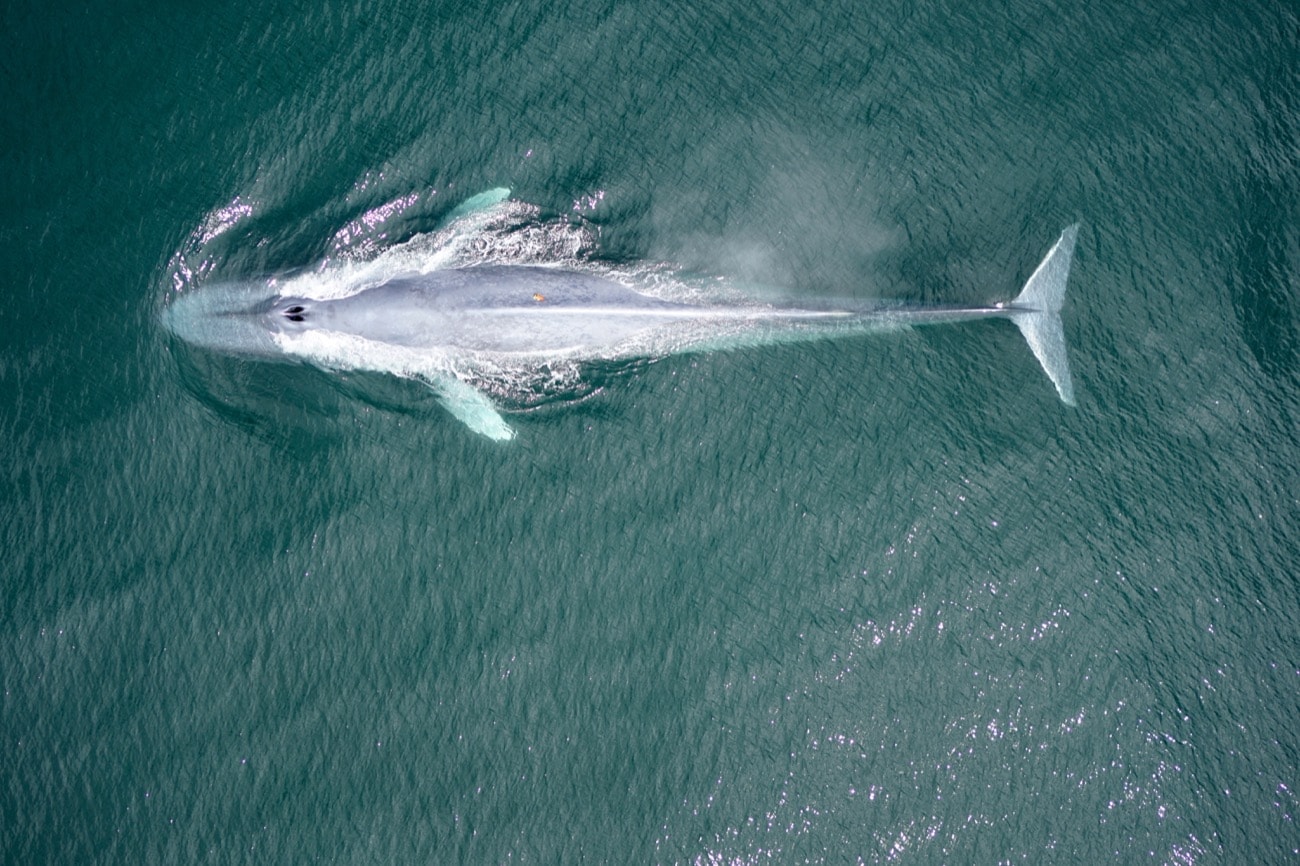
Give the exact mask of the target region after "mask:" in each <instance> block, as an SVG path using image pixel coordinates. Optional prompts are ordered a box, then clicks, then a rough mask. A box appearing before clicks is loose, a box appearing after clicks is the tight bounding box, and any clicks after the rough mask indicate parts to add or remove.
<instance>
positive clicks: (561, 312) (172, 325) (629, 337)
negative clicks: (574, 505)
mask: <svg viewBox="0 0 1300 866" xmlns="http://www.w3.org/2000/svg"><path fill="white" fill-rule="evenodd" d="M1077 229H1078V227H1077V226H1071V227H1069V228H1067V229H1066V230H1065V231H1064V232H1063V233H1062V234H1061V236H1060V239H1059V240H1057V242H1056V244H1055V245H1054V246H1053V247H1052V249H1051V251H1050V252H1049V253H1048V254H1047V256H1046V258H1044V259H1043V262H1042V264H1040V265H1039V266H1038V269H1037V270H1035V272H1034V274H1033V276H1031V277H1030V279H1029V281H1028V282H1027V283H1026V284H1025V287H1024V289H1023V290H1022V291H1021V293H1020V294H1019V295H1018V296H1017V297H1016V298H1015V299H1014V300H1013V301H1011V302H1009V303H1005V304H997V305H994V306H984V307H923V308H916V307H906V306H901V305H897V304H887V303H881V304H869V305H864V304H843V303H841V304H839V305H837V306H833V307H827V308H825V309H821V308H807V307H793V306H780V305H771V304H761V303H757V302H755V303H753V304H742V305H733V306H722V305H708V304H691V303H682V302H677V301H671V300H664V299H660V298H655V297H651V296H649V295H646V294H643V293H641V292H638V291H635V290H634V289H632V288H629V287H627V286H625V285H622V284H621V283H618V282H615V281H614V280H611V279H608V278H606V277H603V276H600V275H598V274H594V273H588V272H585V271H577V270H568V269H563V268H558V267H543V266H535V265H482V266H477V267H468V268H449V269H444V270H434V271H431V272H428V273H423V274H412V275H407V276H399V277H395V278H393V279H390V280H388V281H386V282H383V283H381V284H379V285H376V286H372V287H369V288H365V289H363V290H361V291H358V292H356V293H355V294H352V295H350V296H347V297H342V298H338V299H335V300H316V299H312V298H305V297H284V296H280V295H279V294H277V293H276V292H275V290H274V288H271V285H272V284H269V283H266V282H262V283H249V284H233V285H231V284H227V285H225V286H212V287H205V288H202V289H199V290H197V291H195V292H192V293H188V294H186V295H182V296H180V297H178V298H176V299H175V300H174V302H173V303H172V304H171V305H170V306H169V307H168V308H167V309H166V310H165V312H164V314H163V321H164V324H165V325H166V326H167V327H168V328H169V329H170V330H171V331H172V332H173V333H175V334H176V335H177V336H179V337H181V338H182V339H184V340H186V341H188V342H190V343H193V344H196V345H199V346H203V347H206V348H210V349H215V350H218V351H222V352H228V353H235V354H242V355H247V356H254V357H262V358H277V359H284V360H299V361H303V362H306V363H312V364H315V365H317V366H320V367H322V368H325V369H331V370H340V369H370V370H380V371H384V372H390V373H394V374H397V375H405V376H411V377H415V378H419V379H421V380H423V381H425V382H426V383H428V384H429V385H430V386H431V387H432V388H433V389H434V390H435V391H436V392H437V393H438V395H439V397H440V399H441V401H442V403H443V404H444V405H445V406H446V407H447V408H448V409H449V410H450V411H451V412H452V413H453V414H454V415H455V416H456V417H457V418H459V419H460V420H461V421H463V422H464V423H465V424H467V425H468V426H469V427H470V428H471V429H472V430H474V431H475V432H477V433H480V434H482V435H484V436H487V437H488V438H491V439H496V440H508V439H511V438H513V437H514V435H515V431H514V429H513V428H511V427H510V426H509V425H508V424H507V423H506V422H505V420H504V419H503V418H502V416H501V413H500V412H499V411H498V409H497V407H496V406H495V405H494V404H493V403H492V401H491V399H490V398H489V397H488V396H487V395H486V394H484V393H482V392H481V391H479V390H477V389H476V388H474V387H473V386H472V385H470V384H469V383H468V382H466V381H465V379H464V378H462V377H463V376H472V374H473V373H474V372H475V371H481V370H484V369H489V370H490V369H519V368H526V367H529V366H530V365H531V366H538V367H540V366H541V365H544V364H547V363H553V362H555V361H560V360H566V361H584V360H595V359H619V358H634V357H662V356H665V355H670V354H679V353H685V352H701V351H711V350H718V349H728V348H736V347H740V346H754V345H764V344H771V343H782V342H792V341H804V340H814V339H822V338H828V337H839V336H848V335H853V334H860V333H867V332H870V331H875V330H881V329H888V328H894V327H898V326H909V325H920V324H937V323H944V322H962V321H968V320H972V319H983V318H990V317H1001V318H1007V319H1010V320H1011V321H1012V322H1013V323H1014V324H1015V325H1016V326H1017V327H1019V328H1020V330H1021V332H1022V333H1023V334H1024V336H1025V339H1026V340H1027V341H1028V343H1029V346H1030V348H1031V350H1032V351H1033V353H1034V355H1035V356H1036V357H1037V358H1038V360H1039V362H1040V363H1041V364H1042V367H1043V369H1044V371H1045V372H1046V373H1047V375H1048V377H1049V378H1050V379H1051V380H1052V382H1053V384H1054V385H1055V386H1056V389H1057V392H1058V393H1059V395H1060V398H1061V400H1062V401H1064V402H1065V403H1067V404H1073V402H1074V391H1073V386H1072V383H1071V379H1070V370H1069V365H1068V362H1067V360H1066V354H1065V341H1064V337H1063V333H1062V329H1061V319H1060V310H1061V304H1062V301H1063V299H1064V296H1065V284H1066V280H1067V278H1068V276H1069V270H1070V260H1071V257H1072V254H1073V249H1074V243H1075V237H1076V234H1077Z"/></svg>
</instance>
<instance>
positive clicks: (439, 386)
mask: <svg viewBox="0 0 1300 866" xmlns="http://www.w3.org/2000/svg"><path fill="white" fill-rule="evenodd" d="M429 387H430V388H432V389H433V391H434V393H435V394H437V395H438V402H440V403H442V405H443V406H445V407H446V408H447V411H448V412H450V413H451V414H452V415H453V416H455V418H456V420H458V421H460V422H461V423H462V424H464V425H465V426H466V427H468V428H469V429H471V430H473V431H474V432H475V433H478V434H479V435H480V436H486V437H487V438H489V439H492V440H495V441H497V442H508V441H509V440H511V439H513V438H515V431H514V428H513V427H511V426H510V425H509V424H507V423H506V420H505V419H504V418H502V417H501V412H500V411H498V410H497V407H496V406H495V405H494V404H493V403H492V401H491V400H490V399H489V398H488V396H487V395H486V394H484V393H483V392H482V391H480V390H478V389H477V388H475V387H474V386H473V385H469V384H466V383H465V382H462V381H461V380H460V379H457V378H456V377H455V376H451V375H444V376H440V377H438V378H437V379H434V380H432V381H430V382H429Z"/></svg>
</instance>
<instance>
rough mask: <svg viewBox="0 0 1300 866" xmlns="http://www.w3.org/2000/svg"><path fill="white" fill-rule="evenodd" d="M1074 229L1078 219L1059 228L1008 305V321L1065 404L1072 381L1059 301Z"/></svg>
mask: <svg viewBox="0 0 1300 866" xmlns="http://www.w3.org/2000/svg"><path fill="white" fill-rule="evenodd" d="M1078 233H1079V224H1078V223H1075V224H1074V225H1072V226H1070V227H1069V228H1067V229H1066V230H1065V231H1063V232H1061V237H1060V238H1059V239H1058V240H1057V241H1056V244H1055V245H1053V247H1052V249H1051V250H1049V251H1048V253H1047V255H1046V256H1045V257H1044V258H1043V261H1042V262H1041V263H1040V264H1039V265H1038V268H1037V269H1036V270H1035V271H1034V273H1033V276H1031V277H1030V278H1029V281H1028V282H1027V283H1025V287H1024V288H1023V289H1022V290H1021V291H1020V294H1019V295H1018V296H1017V297H1016V299H1015V300H1014V301H1013V302H1012V303H1011V304H1010V305H1009V310H1010V312H1011V321H1012V322H1014V323H1015V325H1016V327H1017V328H1019V329H1020V333H1021V334H1023V335H1024V337H1025V342H1027V343H1029V348H1030V350H1031V351H1032V352H1033V353H1034V357H1035V358H1037V359H1038V363H1039V364H1042V365H1043V372H1045V373H1046V374H1047V378H1049V379H1051V380H1052V384H1053V385H1055V386H1056V392H1057V393H1058V394H1060V395H1061V402H1063V403H1065V404H1066V405H1067V406H1073V405H1074V383H1073V382H1072V381H1071V379H1070V362H1069V360H1068V359H1067V358H1066V356H1065V332H1064V330H1062V328H1061V304H1062V303H1063V302H1064V301H1065V283H1066V281H1067V280H1068V279H1069V277H1070V259H1071V258H1072V257H1073V255H1074V240H1075V237H1076V236H1077V235H1078Z"/></svg>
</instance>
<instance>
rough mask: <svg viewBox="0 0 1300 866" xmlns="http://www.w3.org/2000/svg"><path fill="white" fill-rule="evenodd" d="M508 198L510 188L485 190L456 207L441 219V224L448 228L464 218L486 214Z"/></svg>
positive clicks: (500, 187) (502, 187) (501, 187)
mask: <svg viewBox="0 0 1300 866" xmlns="http://www.w3.org/2000/svg"><path fill="white" fill-rule="evenodd" d="M508 198H510V188H509V187H504V186H499V187H496V188H494V189H489V190H486V191H484V192H481V193H479V194H478V195H472V196H470V197H469V198H467V199H465V200H464V201H463V202H461V203H460V204H458V205H456V207H454V208H453V209H452V211H451V213H449V214H447V216H446V217H444V218H443V221H442V224H443V225H444V226H449V225H451V224H452V223H456V222H460V221H461V220H463V219H465V218H466V217H472V216H475V215H477V214H481V213H486V212H487V211H490V210H492V209H493V208H495V207H496V206H497V205H499V204H501V202H503V201H505V200H506V199H508Z"/></svg>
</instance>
